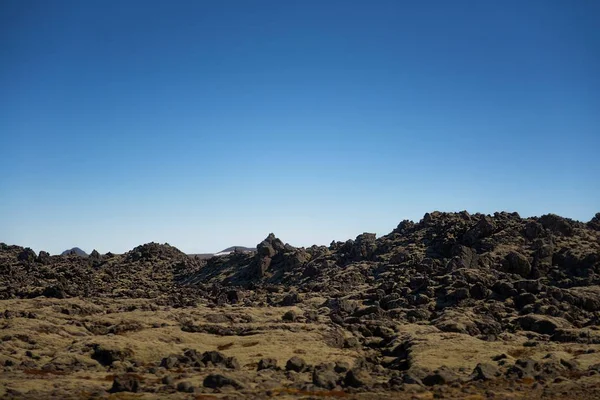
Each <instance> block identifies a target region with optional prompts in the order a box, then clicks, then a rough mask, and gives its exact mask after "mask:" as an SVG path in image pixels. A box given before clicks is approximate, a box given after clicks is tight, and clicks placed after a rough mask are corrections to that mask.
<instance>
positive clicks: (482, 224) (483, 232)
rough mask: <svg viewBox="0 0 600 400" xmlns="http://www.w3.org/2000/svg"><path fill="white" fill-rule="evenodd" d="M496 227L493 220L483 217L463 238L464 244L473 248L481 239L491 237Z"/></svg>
mask: <svg viewBox="0 0 600 400" xmlns="http://www.w3.org/2000/svg"><path fill="white" fill-rule="evenodd" d="M495 229H496V226H495V225H494V221H493V220H492V218H490V217H488V216H485V215H484V216H482V217H481V219H480V220H479V222H477V224H475V226H473V227H472V228H471V229H469V230H468V231H467V232H466V233H465V234H464V236H463V243H465V244H466V245H467V246H472V245H474V244H475V243H477V241H479V240H480V239H483V238H485V237H488V236H491V235H492V234H493V233H494V230H495Z"/></svg>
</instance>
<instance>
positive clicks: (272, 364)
mask: <svg viewBox="0 0 600 400" xmlns="http://www.w3.org/2000/svg"><path fill="white" fill-rule="evenodd" d="M263 369H278V367H277V360H276V359H274V358H263V359H261V360H260V361H259V362H258V367H257V371H261V370H263Z"/></svg>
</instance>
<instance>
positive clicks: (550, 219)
mask: <svg viewBox="0 0 600 400" xmlns="http://www.w3.org/2000/svg"><path fill="white" fill-rule="evenodd" d="M538 221H539V222H540V223H541V224H542V225H543V226H544V228H546V229H548V230H549V231H552V232H553V233H556V234H560V235H564V236H572V235H573V232H574V230H573V225H572V224H571V222H569V220H567V219H566V218H563V217H560V216H558V215H556V214H546V215H543V216H541V217H540V218H539V219H538Z"/></svg>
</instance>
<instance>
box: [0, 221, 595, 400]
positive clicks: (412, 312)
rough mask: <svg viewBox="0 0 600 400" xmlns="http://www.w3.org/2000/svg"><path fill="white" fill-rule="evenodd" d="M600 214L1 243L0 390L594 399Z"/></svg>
mask: <svg viewBox="0 0 600 400" xmlns="http://www.w3.org/2000/svg"><path fill="white" fill-rule="evenodd" d="M599 229H600V215H598V214H597V215H596V217H594V219H592V220H591V221H590V222H588V223H582V222H577V221H572V220H569V219H565V218H561V217H559V216H556V215H552V214H550V215H546V216H542V217H540V218H521V217H520V216H518V215H517V214H514V213H496V214H494V215H480V214H475V215H470V214H468V213H466V212H462V213H439V212H433V213H430V214H426V215H425V216H424V218H423V219H422V220H421V221H419V222H418V223H413V222H410V221H402V222H401V223H400V224H399V225H398V227H397V228H396V229H395V230H394V231H393V232H391V233H390V234H389V235H386V236H383V237H380V238H376V237H375V235H373V234H362V235H359V236H358V237H357V238H356V239H355V240H349V241H347V242H334V243H332V244H331V245H330V246H329V247H325V246H313V247H310V248H295V247H292V246H290V245H288V244H284V243H283V242H282V241H280V240H279V239H277V238H276V237H275V236H274V235H269V236H268V237H267V238H266V239H265V240H264V241H263V242H261V243H259V244H258V246H257V250H256V252H252V253H241V252H240V253H236V252H234V253H231V254H226V255H223V256H216V257H212V258H210V259H208V260H206V259H202V258H201V257H194V256H188V255H186V254H184V253H182V252H180V251H179V250H177V249H176V248H174V247H172V246H169V245H167V244H164V245H160V244H155V243H149V244H145V245H142V246H139V247H136V248H135V249H133V250H131V251H130V252H128V253H125V254H123V255H113V254H110V253H109V254H103V255H101V254H98V253H97V252H95V251H94V252H92V253H91V254H90V256H89V257H81V256H78V255H75V254H71V255H61V256H50V255H48V254H47V253H45V252H40V253H39V254H36V253H35V252H33V251H32V250H30V249H27V248H22V247H19V246H9V245H5V244H1V245H0V299H1V300H0V340H1V341H0V371H1V372H0V397H2V398H61V399H64V398H142V399H143V398H147V399H151V398H182V399H183V398H199V399H202V398H206V399H208V398H266V397H278V398H328V397H336V398H337V397H340V398H364V399H379V398H400V399H402V398H406V399H412V398H417V399H428V398H457V399H458V398H461V399H463V398H470V399H481V398H496V399H503V398H506V399H512V398H515V399H519V398H556V399H559V398H578V399H581V398H583V399H585V398H588V399H593V398H600V326H599V323H600V322H599V321H600V319H599V318H600V275H599V274H598V273H599V269H600V230H599Z"/></svg>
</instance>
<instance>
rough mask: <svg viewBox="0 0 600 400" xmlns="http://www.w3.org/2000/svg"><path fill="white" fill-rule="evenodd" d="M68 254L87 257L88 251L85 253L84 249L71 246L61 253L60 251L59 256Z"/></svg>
mask: <svg viewBox="0 0 600 400" xmlns="http://www.w3.org/2000/svg"><path fill="white" fill-rule="evenodd" d="M70 254H75V255H78V256H80V257H87V256H88V253H86V252H85V251H83V250H81V249H80V248H79V247H73V248H72V249H69V250H65V251H63V252H62V253H60V255H61V256H68V255H70Z"/></svg>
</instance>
